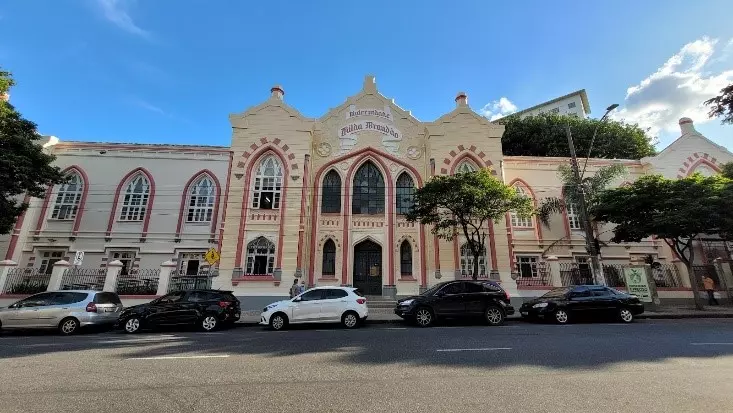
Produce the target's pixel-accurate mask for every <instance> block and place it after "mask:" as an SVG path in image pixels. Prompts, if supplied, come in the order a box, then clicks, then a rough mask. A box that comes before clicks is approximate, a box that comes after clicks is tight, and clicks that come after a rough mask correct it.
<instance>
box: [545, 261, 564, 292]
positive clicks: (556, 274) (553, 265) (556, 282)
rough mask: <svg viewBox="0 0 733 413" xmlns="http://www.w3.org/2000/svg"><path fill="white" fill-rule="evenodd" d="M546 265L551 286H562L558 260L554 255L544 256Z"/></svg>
mask: <svg viewBox="0 0 733 413" xmlns="http://www.w3.org/2000/svg"><path fill="white" fill-rule="evenodd" d="M545 261H547V265H548V266H549V267H550V283H551V285H552V286H553V287H562V278H561V277H560V260H558V259H557V257H556V256H554V255H551V256H549V257H547V258H545Z"/></svg>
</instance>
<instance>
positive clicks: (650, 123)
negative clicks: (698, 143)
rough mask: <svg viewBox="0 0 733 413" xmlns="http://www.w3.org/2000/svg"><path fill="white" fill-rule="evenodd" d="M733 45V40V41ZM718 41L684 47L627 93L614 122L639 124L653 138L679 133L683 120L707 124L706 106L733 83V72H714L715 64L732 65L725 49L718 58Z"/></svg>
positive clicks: (700, 40) (702, 41)
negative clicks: (680, 121) (679, 124)
mask: <svg viewBox="0 0 733 413" xmlns="http://www.w3.org/2000/svg"><path fill="white" fill-rule="evenodd" d="M732 41H733V40H732ZM717 44H718V40H717V39H710V38H708V37H703V38H702V39H699V40H696V41H694V42H691V43H687V44H686V45H684V46H683V47H682V48H681V49H680V51H679V52H678V53H676V54H675V55H673V56H672V57H670V58H669V59H668V60H667V61H666V62H665V63H664V64H663V65H662V66H661V67H660V68H659V69H657V71H656V72H655V73H653V74H651V75H649V76H648V77H647V78H646V79H644V80H642V81H641V82H639V84H637V85H633V86H631V87H629V88H628V90H627V91H626V98H625V99H624V103H623V105H622V106H623V107H622V109H620V110H618V111H617V112H615V113H613V114H612V115H611V116H612V117H613V118H615V119H623V120H625V121H626V122H629V123H638V124H639V126H641V127H643V128H649V134H650V135H651V136H655V137H656V136H658V135H659V134H660V133H663V132H678V131H679V126H678V121H679V118H681V117H689V118H692V120H693V121H695V122H696V123H704V122H708V121H710V120H712V119H709V118H708V116H707V114H708V111H709V108H708V107H706V106H705V105H703V102H704V101H705V100H707V99H710V98H711V97H714V96H716V95H717V94H718V93H719V92H720V89H722V88H724V87H725V86H727V85H728V84H730V83H732V82H733V70H720V69H719V70H717V71H716V70H713V69H712V67H711V66H713V65H712V64H713V63H718V64H720V63H723V64H724V65H726V64H728V65H729V62H726V61H723V59H727V58H728V56H727V53H726V52H727V51H728V48H729V47H730V45H731V44H733V43H730V42H729V43H728V45H726V46H725V47H723V50H722V53H721V54H720V56H719V57H717V58H715V59H711V57H713V55H714V54H715V52H716V47H717Z"/></svg>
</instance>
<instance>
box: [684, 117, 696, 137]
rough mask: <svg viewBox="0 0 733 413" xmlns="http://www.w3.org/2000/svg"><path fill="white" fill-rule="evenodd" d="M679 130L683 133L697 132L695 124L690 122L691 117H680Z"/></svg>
mask: <svg viewBox="0 0 733 413" xmlns="http://www.w3.org/2000/svg"><path fill="white" fill-rule="evenodd" d="M680 130H681V131H682V134H683V135H685V134H688V133H698V132H697V130H696V129H695V124H694V123H692V119H690V118H680Z"/></svg>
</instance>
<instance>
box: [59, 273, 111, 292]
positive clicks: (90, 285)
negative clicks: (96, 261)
mask: <svg viewBox="0 0 733 413" xmlns="http://www.w3.org/2000/svg"><path fill="white" fill-rule="evenodd" d="M105 278H107V270H106V269H104V268H69V269H67V270H66V271H64V275H63V276H62V277H61V289H62V290H96V291H102V289H103V288H104V279H105Z"/></svg>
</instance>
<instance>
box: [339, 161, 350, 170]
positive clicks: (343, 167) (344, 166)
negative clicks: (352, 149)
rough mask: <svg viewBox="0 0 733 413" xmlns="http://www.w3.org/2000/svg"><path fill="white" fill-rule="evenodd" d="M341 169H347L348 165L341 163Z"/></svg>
mask: <svg viewBox="0 0 733 413" xmlns="http://www.w3.org/2000/svg"><path fill="white" fill-rule="evenodd" d="M341 169H343V170H344V171H345V170H347V169H349V163H348V162H346V161H344V162H341Z"/></svg>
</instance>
